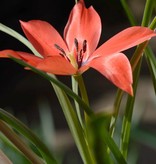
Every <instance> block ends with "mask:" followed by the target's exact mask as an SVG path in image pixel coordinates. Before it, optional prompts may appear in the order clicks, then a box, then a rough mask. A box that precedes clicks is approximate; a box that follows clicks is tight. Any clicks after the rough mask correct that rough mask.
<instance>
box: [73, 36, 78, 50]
mask: <svg viewBox="0 0 156 164" xmlns="http://www.w3.org/2000/svg"><path fill="white" fill-rule="evenodd" d="M74 43H75V47H76V51H77V52H78V47H79V43H78V40H77V39H76V38H75V39H74Z"/></svg>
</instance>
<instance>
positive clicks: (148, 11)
mask: <svg viewBox="0 0 156 164" xmlns="http://www.w3.org/2000/svg"><path fill="white" fill-rule="evenodd" d="M153 3H154V0H146V4H145V9H144V14H143V18H142V24H141V25H142V26H148V25H149V22H150V20H151V15H152V12H153V7H154V5H153Z"/></svg>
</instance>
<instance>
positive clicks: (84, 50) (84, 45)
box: [82, 40, 87, 53]
mask: <svg viewBox="0 0 156 164" xmlns="http://www.w3.org/2000/svg"><path fill="white" fill-rule="evenodd" d="M82 49H83V53H85V52H86V50H87V40H84V41H83V48H82Z"/></svg>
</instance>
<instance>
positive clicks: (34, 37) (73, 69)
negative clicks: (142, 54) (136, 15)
mask: <svg viewBox="0 0 156 164" xmlns="http://www.w3.org/2000/svg"><path fill="white" fill-rule="evenodd" d="M20 23H21V26H22V29H23V31H24V33H25V35H26V36H27V38H28V40H29V41H30V42H31V43H32V45H33V46H34V47H35V49H36V50H37V51H38V52H39V53H40V54H41V56H42V58H40V57H37V56H34V55H32V54H29V53H25V52H19V51H12V50H4V51H0V57H8V56H9V55H11V56H13V57H16V58H20V59H21V60H23V61H25V62H27V63H29V64H31V65H32V66H34V67H36V68H38V69H40V70H42V71H45V72H47V73H52V74H57V75H78V74H82V73H83V72H84V71H86V70H87V69H89V68H90V67H91V68H94V69H96V70H97V71H99V72H100V73H101V74H103V75H104V76H105V77H106V78H108V79H109V80H110V81H111V82H113V83H114V84H115V85H116V86H117V87H119V88H121V89H122V90H124V91H126V92H128V93H129V94H131V95H132V94H133V91H132V70H131V66H130V63H129V60H128V59H127V57H126V56H125V55H124V54H123V53H121V52H122V51H124V50H126V49H128V48H131V47H133V46H136V45H138V44H140V43H142V42H144V41H146V40H149V39H150V38H151V37H153V36H156V34H155V33H154V31H152V30H150V29H148V28H146V27H139V26H136V27H130V28H127V29H125V30H123V31H122V32H120V33H118V34H117V35H115V36H114V37H112V38H111V39H109V40H108V41H107V42H105V43H103V44H102V45H101V46H100V47H99V48H97V45H98V42H99V39H100V35H101V20H100V17H99V15H98V13H97V12H96V11H95V10H94V8H93V7H92V6H91V7H89V8H86V7H85V4H84V1H83V0H79V2H78V3H77V4H75V6H74V7H73V9H72V11H71V13H70V15H69V19H68V22H67V24H66V26H65V29H64V36H63V38H62V37H61V36H60V34H59V33H58V32H57V31H56V29H55V28H54V27H53V26H51V25H50V24H49V23H47V22H45V21H40V20H31V21H29V22H22V21H21V22H20ZM96 48H97V49H96Z"/></svg>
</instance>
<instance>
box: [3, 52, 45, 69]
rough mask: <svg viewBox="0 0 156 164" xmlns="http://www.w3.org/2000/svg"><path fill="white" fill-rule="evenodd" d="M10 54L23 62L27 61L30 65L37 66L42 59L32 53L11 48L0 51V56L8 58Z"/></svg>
mask: <svg viewBox="0 0 156 164" xmlns="http://www.w3.org/2000/svg"><path fill="white" fill-rule="evenodd" d="M10 56H12V57H14V58H17V59H21V60H23V61H24V62H27V63H29V64H30V65H32V66H34V67H35V66H37V65H38V63H39V62H41V61H42V59H41V58H39V57H36V56H34V55H33V54H30V53H26V52H21V51H13V50H3V51H0V58H1V57H2V58H9V57H10Z"/></svg>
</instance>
